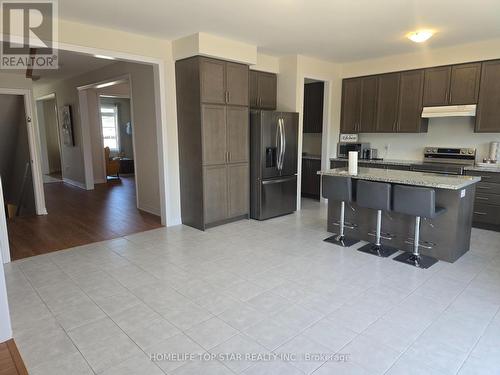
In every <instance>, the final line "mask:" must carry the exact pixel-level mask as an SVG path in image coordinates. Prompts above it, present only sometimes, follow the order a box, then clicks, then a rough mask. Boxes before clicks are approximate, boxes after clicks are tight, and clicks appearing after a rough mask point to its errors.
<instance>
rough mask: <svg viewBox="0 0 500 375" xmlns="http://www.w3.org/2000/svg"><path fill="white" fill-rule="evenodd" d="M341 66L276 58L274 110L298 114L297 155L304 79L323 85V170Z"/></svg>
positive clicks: (332, 136) (334, 133)
mask: <svg viewBox="0 0 500 375" xmlns="http://www.w3.org/2000/svg"><path fill="white" fill-rule="evenodd" d="M340 75H341V67H340V65H337V64H333V63H330V62H327V61H323V60H318V59H315V58H311V57H307V56H301V55H295V56H287V57H283V58H280V59H279V75H278V110H281V111H292V112H299V149H298V152H299V155H301V154H302V152H303V148H302V145H303V132H302V131H303V116H302V115H303V112H304V83H305V79H306V78H309V79H314V80H318V81H324V82H325V100H324V108H323V109H324V110H323V133H322V140H321V143H322V150H321V165H322V168H327V166H328V164H329V163H328V158H329V156H330V155H331V152H332V151H330V149H334V147H331V145H335V143H336V141H337V139H338V134H339V129H340V127H339V125H338V124H339V113H340V109H339V108H337V106H338V105H339V104H340V92H341V86H340V85H341V79H340ZM297 175H298V180H299V181H300V179H301V176H302V159H300V158H299V165H298V171H297ZM297 202H298V208H299V209H300V184H299V186H298V188H297Z"/></svg>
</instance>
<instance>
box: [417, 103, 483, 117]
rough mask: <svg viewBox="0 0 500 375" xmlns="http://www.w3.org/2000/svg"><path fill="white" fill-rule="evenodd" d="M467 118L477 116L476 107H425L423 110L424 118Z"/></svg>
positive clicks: (472, 105) (471, 105) (473, 105)
mask: <svg viewBox="0 0 500 375" xmlns="http://www.w3.org/2000/svg"><path fill="white" fill-rule="evenodd" d="M456 116H465V117H473V116H476V105H475V104H468V105H448V106H444V107H424V109H423V110H422V117H423V118H434V117H456Z"/></svg>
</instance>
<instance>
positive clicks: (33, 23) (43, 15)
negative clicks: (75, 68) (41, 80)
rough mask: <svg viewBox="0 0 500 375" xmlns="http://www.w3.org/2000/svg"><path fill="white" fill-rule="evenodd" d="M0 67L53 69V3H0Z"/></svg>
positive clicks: (54, 12) (54, 11)
mask: <svg viewBox="0 0 500 375" xmlns="http://www.w3.org/2000/svg"><path fill="white" fill-rule="evenodd" d="M1 8H2V33H3V41H2V45H1V47H2V48H1V50H0V68H2V69H30V70H33V69H57V68H58V59H57V3H56V2H55V1H50V0H44V1H37V0H32V1H30V2H23V1H15V0H5V1H2V2H1Z"/></svg>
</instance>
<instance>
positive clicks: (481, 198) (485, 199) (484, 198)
mask: <svg viewBox="0 0 500 375" xmlns="http://www.w3.org/2000/svg"><path fill="white" fill-rule="evenodd" d="M476 199H479V200H482V201H488V200H490V199H489V198H486V197H476Z"/></svg>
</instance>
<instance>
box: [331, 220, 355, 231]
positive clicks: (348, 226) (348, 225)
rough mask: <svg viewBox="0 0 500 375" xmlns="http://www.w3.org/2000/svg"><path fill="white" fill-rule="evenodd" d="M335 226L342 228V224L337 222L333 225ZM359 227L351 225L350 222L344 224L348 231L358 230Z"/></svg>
mask: <svg viewBox="0 0 500 375" xmlns="http://www.w3.org/2000/svg"><path fill="white" fill-rule="evenodd" d="M332 224H333V225H335V226H337V227H339V226H340V222H338V221H335V222H333V223H332ZM357 227H358V224H353V223H350V222H348V221H346V222H344V228H347V229H356V228H357Z"/></svg>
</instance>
